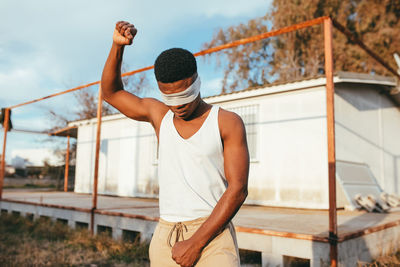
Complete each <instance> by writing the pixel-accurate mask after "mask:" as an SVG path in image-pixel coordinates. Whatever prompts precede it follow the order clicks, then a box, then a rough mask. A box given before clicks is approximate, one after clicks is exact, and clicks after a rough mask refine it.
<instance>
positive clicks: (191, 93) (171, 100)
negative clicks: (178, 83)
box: [161, 76, 201, 106]
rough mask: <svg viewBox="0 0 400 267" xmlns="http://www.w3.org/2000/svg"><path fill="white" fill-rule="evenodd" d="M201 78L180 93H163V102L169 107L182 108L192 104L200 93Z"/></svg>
mask: <svg viewBox="0 0 400 267" xmlns="http://www.w3.org/2000/svg"><path fill="white" fill-rule="evenodd" d="M200 85H201V81H200V77H199V76H197V79H196V80H195V81H194V83H192V84H191V85H190V86H189V87H188V88H186V89H185V90H184V91H182V92H179V93H173V94H164V93H163V92H161V95H162V98H163V101H164V103H165V105H167V106H180V105H184V104H187V103H190V102H192V101H193V100H195V99H196V97H197V96H198V95H199V93H200Z"/></svg>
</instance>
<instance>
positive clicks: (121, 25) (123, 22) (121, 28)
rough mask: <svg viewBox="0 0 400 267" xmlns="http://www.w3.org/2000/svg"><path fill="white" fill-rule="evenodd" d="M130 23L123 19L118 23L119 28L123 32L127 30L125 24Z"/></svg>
mask: <svg viewBox="0 0 400 267" xmlns="http://www.w3.org/2000/svg"><path fill="white" fill-rule="evenodd" d="M128 24H129V22H126V21H121V22H120V23H118V25H117V30H118V31H119V32H120V33H121V34H122V33H123V32H124V31H125V30H124V29H123V27H124V26H125V25H128Z"/></svg>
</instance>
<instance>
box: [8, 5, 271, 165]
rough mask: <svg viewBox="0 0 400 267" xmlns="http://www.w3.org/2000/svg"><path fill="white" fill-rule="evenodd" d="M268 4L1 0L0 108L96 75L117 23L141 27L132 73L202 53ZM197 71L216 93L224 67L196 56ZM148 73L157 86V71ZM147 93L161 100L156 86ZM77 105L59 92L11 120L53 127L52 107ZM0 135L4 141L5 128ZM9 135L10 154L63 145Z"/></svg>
mask: <svg viewBox="0 0 400 267" xmlns="http://www.w3.org/2000/svg"><path fill="white" fill-rule="evenodd" d="M270 3H271V0H251V1H243V0H219V1H213V0H203V1H184V0H169V1H161V0H156V1H136V0H131V1H119V0H116V1H99V0H97V1H77V0H69V1H55V0H47V1H45V0H37V1H28V0H21V1H13V0H1V1H0V36H1V38H0V92H1V94H0V107H8V106H11V105H15V104H18V103H21V102H25V101H28V100H31V99H36V98H40V97H43V96H46V95H49V94H53V93H56V92H60V91H63V90H66V89H69V88H73V87H76V86H78V85H81V84H85V83H89V82H93V81H97V80H99V79H100V76H101V72H102V68H103V66H104V63H105V60H106V58H107V55H108V51H109V49H110V47H111V44H112V33H113V30H114V27H115V23H116V22H117V21H119V20H125V21H129V22H131V23H132V24H134V25H135V27H136V28H137V29H138V34H137V35H136V37H135V40H134V43H133V45H132V46H130V47H128V48H126V49H125V55H124V62H125V64H126V65H127V67H128V70H134V69H137V68H141V67H145V66H150V65H153V63H154V60H155V58H156V57H157V55H158V54H160V53H161V52H162V51H163V50H165V49H168V48H171V47H182V48H186V49H188V50H190V51H192V52H193V53H194V52H198V51H200V50H202V46H203V44H204V43H205V42H208V41H210V40H211V39H212V36H213V34H214V33H215V32H216V31H217V30H218V29H220V28H227V27H228V26H231V25H238V24H240V23H246V22H247V21H248V20H249V19H252V18H256V17H260V16H263V15H265V13H266V12H267V11H268V10H269V8H270ZM198 69H199V74H200V76H201V78H202V92H203V93H202V94H203V95H213V94H217V93H218V92H219V91H218V90H219V89H220V87H221V80H222V70H221V69H218V68H216V67H215V64H214V61H212V60H211V61H209V60H208V61H205V60H204V59H198ZM148 77H149V80H151V81H152V84H151V85H155V84H154V78H153V73H152V71H149V73H148ZM89 90H96V88H92V89H89ZM144 95H146V93H144ZM148 95H151V96H155V97H157V90H154V91H153V92H148ZM74 108H76V106H75V103H74V98H73V96H72V95H71V94H69V95H68V96H66V97H63V96H59V97H55V98H52V99H51V100H45V101H42V102H39V103H36V104H33V105H28V106H26V107H21V108H17V109H15V110H13V111H12V119H13V125H14V128H16V129H31V130H35V131H43V130H46V129H48V128H50V127H49V125H50V124H51V122H49V116H48V110H49V109H55V110H57V111H59V112H62V113H63V114H65V115H66V116H67V117H68V114H71V113H72V112H73V111H74V110H75V109H74ZM1 130H2V129H1ZM0 138H1V139H0V140H3V131H1V133H0ZM7 138H8V142H7V157H6V158H8V157H9V155H11V152H12V151H13V150H22V149H38V148H42V147H43V146H53V145H54V144H59V143H63V142H65V141H64V140H56V141H55V142H53V141H54V138H53V139H52V140H51V141H48V139H49V138H48V137H45V136H41V135H33V134H26V133H25V134H21V133H15V132H14V133H13V132H11V133H10V134H8V137H7ZM56 139H57V138H56ZM58 139H59V138H58ZM46 140H47V141H46ZM1 146H2V145H1Z"/></svg>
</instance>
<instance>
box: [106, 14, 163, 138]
mask: <svg viewBox="0 0 400 267" xmlns="http://www.w3.org/2000/svg"><path fill="white" fill-rule="evenodd" d="M136 32H137V30H136V29H135V27H134V26H133V25H132V24H129V23H128V22H118V23H117V25H116V27H115V31H114V35H113V44H112V47H111V50H110V54H109V55H108V58H107V61H106V64H105V66H104V69H103V74H102V77H101V90H102V94H103V99H104V100H105V101H106V102H108V103H109V104H110V105H112V106H113V107H115V108H116V109H118V110H119V111H120V112H121V113H123V114H124V115H126V116H127V117H129V118H132V119H134V120H139V121H147V122H150V123H151V124H152V125H153V127H154V128H155V129H156V132H157V134H158V128H159V125H160V123H161V120H162V118H163V116H164V115H165V113H166V112H167V111H168V107H167V106H166V105H164V104H163V103H161V102H160V101H158V100H156V99H154V98H140V97H137V96H135V95H133V94H131V93H129V92H127V91H125V90H124V85H123V83H122V78H121V64H122V57H123V53H124V48H125V45H130V44H131V43H132V41H133V38H134V36H135V35H136Z"/></svg>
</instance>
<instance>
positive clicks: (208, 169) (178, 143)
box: [158, 106, 227, 222]
mask: <svg viewBox="0 0 400 267" xmlns="http://www.w3.org/2000/svg"><path fill="white" fill-rule="evenodd" d="M218 111H219V108H218V107H216V106H213V107H212V108H211V110H210V112H209V114H208V116H207V118H206V119H205V121H204V122H203V125H202V126H201V127H200V129H199V130H198V131H197V132H196V133H195V134H194V135H192V136H191V137H189V138H188V139H184V138H182V137H181V136H180V135H179V133H178V131H177V130H176V128H175V125H174V123H173V117H174V114H173V113H172V111H170V110H169V111H168V112H167V114H165V116H164V118H163V120H162V122H161V126H160V135H159V141H160V142H159V168H158V179H159V185H160V192H159V200H160V217H161V219H163V220H165V221H169V222H183V221H189V220H194V219H197V218H200V217H206V216H209V215H210V214H211V212H212V210H213V209H214V207H215V205H216V204H217V202H218V200H219V199H220V197H221V196H222V194H223V193H224V192H225V189H226V186H227V182H226V179H225V173H224V156H223V148H222V142H221V136H220V132H219V127H218Z"/></svg>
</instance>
